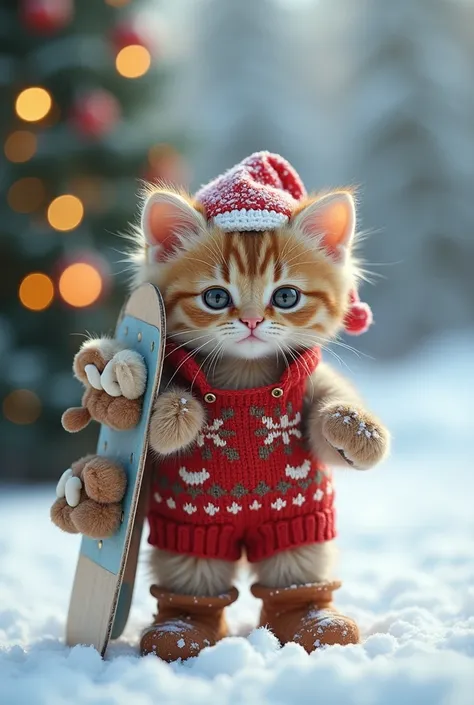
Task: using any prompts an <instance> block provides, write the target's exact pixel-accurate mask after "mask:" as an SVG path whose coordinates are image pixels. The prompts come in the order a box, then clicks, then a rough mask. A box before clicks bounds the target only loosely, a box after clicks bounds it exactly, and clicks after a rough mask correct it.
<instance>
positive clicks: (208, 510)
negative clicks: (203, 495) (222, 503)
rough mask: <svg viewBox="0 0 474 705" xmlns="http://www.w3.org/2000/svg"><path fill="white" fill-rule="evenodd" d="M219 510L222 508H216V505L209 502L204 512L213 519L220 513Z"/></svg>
mask: <svg viewBox="0 0 474 705" xmlns="http://www.w3.org/2000/svg"><path fill="white" fill-rule="evenodd" d="M219 509H220V508H219V507H216V505H215V504H212V502H209V504H207V505H206V506H205V507H204V511H205V512H206V514H209V516H211V517H213V516H214V514H217V512H218V511H219Z"/></svg>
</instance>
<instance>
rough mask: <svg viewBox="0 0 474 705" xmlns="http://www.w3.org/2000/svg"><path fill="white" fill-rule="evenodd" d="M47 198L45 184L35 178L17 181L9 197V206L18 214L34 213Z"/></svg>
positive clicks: (29, 177) (10, 190)
mask: <svg viewBox="0 0 474 705" xmlns="http://www.w3.org/2000/svg"><path fill="white" fill-rule="evenodd" d="M45 198H46V190H45V187H44V184H43V182H42V181H41V179H38V178H36V177H35V176H27V177H25V178H24V179H18V181H15V183H14V184H12V185H11V186H10V188H9V190H8V195H7V201H8V205H9V206H10V208H12V209H13V210H14V211H16V212H17V213H32V212H33V211H35V210H37V209H38V208H39V207H40V206H41V204H42V203H43V201H44V199H45Z"/></svg>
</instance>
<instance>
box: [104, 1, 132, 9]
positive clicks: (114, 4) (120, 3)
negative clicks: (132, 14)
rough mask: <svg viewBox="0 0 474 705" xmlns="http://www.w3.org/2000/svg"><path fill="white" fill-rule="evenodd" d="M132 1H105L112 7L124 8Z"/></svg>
mask: <svg viewBox="0 0 474 705" xmlns="http://www.w3.org/2000/svg"><path fill="white" fill-rule="evenodd" d="M129 2H130V0H105V4H106V5H111V6H112V7H124V6H125V5H128V3H129Z"/></svg>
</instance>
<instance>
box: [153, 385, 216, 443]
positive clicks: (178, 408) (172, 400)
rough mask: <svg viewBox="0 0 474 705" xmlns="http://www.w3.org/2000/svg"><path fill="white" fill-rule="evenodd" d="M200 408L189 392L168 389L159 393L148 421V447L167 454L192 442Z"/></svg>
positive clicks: (199, 422)
mask: <svg viewBox="0 0 474 705" xmlns="http://www.w3.org/2000/svg"><path fill="white" fill-rule="evenodd" d="M204 418H205V412H204V407H203V406H202V404H201V403H200V402H199V401H197V399H195V398H194V397H193V395H192V394H191V393H190V392H186V391H185V390H183V389H179V388H175V389H170V390H168V391H167V392H164V393H163V394H160V396H159V397H158V399H157V400H156V402H155V407H154V410H153V414H152V417H151V421H150V446H151V447H152V448H153V450H155V451H156V452H157V453H160V454H161V455H169V454H170V453H175V452H176V451H178V450H181V449H183V448H186V446H189V445H190V444H191V443H193V442H194V441H195V440H196V438H197V436H198V433H199V432H200V430H201V429H202V427H203V424H204Z"/></svg>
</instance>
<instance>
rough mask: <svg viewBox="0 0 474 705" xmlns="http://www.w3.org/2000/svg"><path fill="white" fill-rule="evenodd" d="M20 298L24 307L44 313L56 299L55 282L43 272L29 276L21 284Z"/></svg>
mask: <svg viewBox="0 0 474 705" xmlns="http://www.w3.org/2000/svg"><path fill="white" fill-rule="evenodd" d="M18 296H19V297H20V301H21V303H22V304H23V306H25V307H26V308H29V309H30V310H31V311H44V309H45V308H48V306H49V305H50V304H51V302H52V300H53V298H54V286H53V282H52V281H51V279H50V278H49V277H48V276H46V274H41V272H33V273H32V274H28V275H27V276H26V277H25V278H24V279H23V281H22V282H21V284H20V288H19V291H18Z"/></svg>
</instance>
